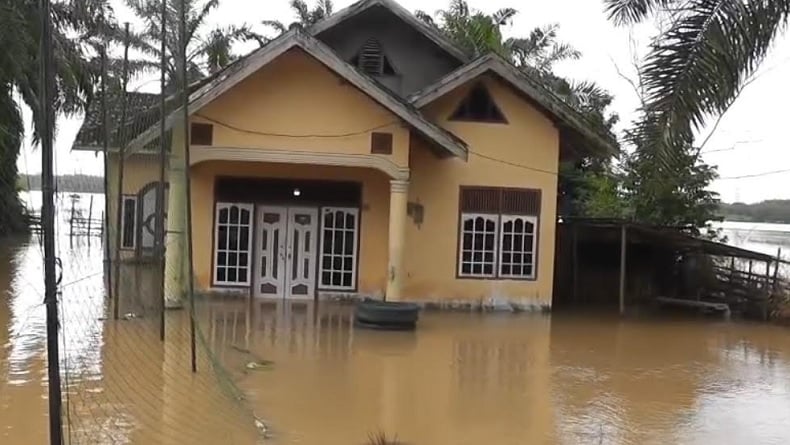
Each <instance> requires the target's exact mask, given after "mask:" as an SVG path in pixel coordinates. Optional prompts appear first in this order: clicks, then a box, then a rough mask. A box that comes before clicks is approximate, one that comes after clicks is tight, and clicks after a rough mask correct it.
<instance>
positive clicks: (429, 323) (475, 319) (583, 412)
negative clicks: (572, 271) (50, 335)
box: [210, 302, 790, 445]
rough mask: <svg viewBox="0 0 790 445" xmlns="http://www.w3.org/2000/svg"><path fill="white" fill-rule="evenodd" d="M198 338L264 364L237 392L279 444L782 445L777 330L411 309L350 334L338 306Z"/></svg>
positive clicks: (225, 323) (217, 324)
mask: <svg viewBox="0 0 790 445" xmlns="http://www.w3.org/2000/svg"><path fill="white" fill-rule="evenodd" d="M210 312H211V313H212V314H213V315H212V320H213V322H212V326H211V328H210V331H211V338H212V341H213V342H214V344H215V346H216V347H217V348H222V347H223V346H222V345H223V344H225V345H231V344H232V345H235V346H234V347H230V346H227V351H228V353H230V352H232V351H235V350H239V349H243V350H249V351H251V355H252V356H255V357H261V358H265V359H267V360H273V361H274V363H275V365H274V367H273V369H271V370H264V371H258V372H250V373H249V374H247V376H246V377H245V378H244V379H243V380H242V382H241V386H242V387H243V389H244V390H245V391H246V392H247V393H248V394H249V396H250V397H251V402H252V404H253V405H254V408H255V410H256V411H257V412H259V413H260V414H262V415H263V416H264V417H266V418H267V420H269V421H270V422H271V424H272V425H273V427H274V429H275V432H276V437H277V438H278V442H279V443H311V444H312V443H321V444H330V445H333V444H338V445H339V444H353V443H361V442H363V441H364V439H365V438H366V437H367V436H368V434H369V433H371V432H375V431H384V432H386V433H388V434H390V435H395V434H397V435H398V437H400V438H401V439H402V440H403V441H405V442H407V443H413V444H480V443H497V444H506V445H507V444H513V445H515V444H524V443H546V444H579V443H593V444H597V443H601V444H640V445H641V444H666V443H683V444H709V443H722V444H741V443H761V444H763V443H777V444H778V443H788V442H789V441H790V427H789V426H788V425H790V336H789V335H788V332H787V330H786V329H784V328H780V327H775V326H770V325H760V324H747V323H727V322H710V321H707V322H706V321H700V320H698V319H694V320H688V319H667V318H662V319H642V320H620V319H618V318H614V317H613V318H608V317H606V316H603V317H602V316H600V315H595V316H590V315H585V316H580V315H555V316H554V317H552V318H548V317H544V316H504V315H490V314H489V315H470V314H447V313H426V314H424V317H423V319H422V320H421V322H420V327H419V329H418V331H417V332H413V333H401V332H377V331H365V330H357V329H354V328H353V327H352V325H351V323H350V321H351V310H350V308H349V307H347V306H336V305H329V304H327V305H317V306H316V305H312V304H305V303H294V304H286V303H278V304H275V303H260V302H256V303H255V304H253V305H249V304H248V303H222V304H216V305H213V307H212V308H211V310H210Z"/></svg>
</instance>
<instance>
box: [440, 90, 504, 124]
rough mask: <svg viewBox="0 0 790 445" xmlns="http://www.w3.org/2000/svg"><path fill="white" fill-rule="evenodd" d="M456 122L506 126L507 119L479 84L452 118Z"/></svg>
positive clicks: (462, 102) (489, 94)
mask: <svg viewBox="0 0 790 445" xmlns="http://www.w3.org/2000/svg"><path fill="white" fill-rule="evenodd" d="M450 120H454V121H472V122H492V123H502V124H506V123H507V119H505V115H504V114H502V111H501V110H500V109H499V107H498V106H497V104H496V102H494V98H493V97H491V93H489V92H488V90H487V89H486V87H485V86H483V85H482V84H477V85H475V86H474V87H472V89H471V90H470V91H469V93H468V94H467V95H466V97H465V98H464V100H462V101H461V104H460V105H458V108H457V109H456V110H455V112H453V114H452V115H451V116H450Z"/></svg>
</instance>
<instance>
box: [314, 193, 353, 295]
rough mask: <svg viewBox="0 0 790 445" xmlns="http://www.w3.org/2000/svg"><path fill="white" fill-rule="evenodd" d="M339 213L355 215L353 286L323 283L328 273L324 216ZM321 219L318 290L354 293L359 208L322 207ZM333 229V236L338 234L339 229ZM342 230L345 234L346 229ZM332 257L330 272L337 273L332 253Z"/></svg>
mask: <svg viewBox="0 0 790 445" xmlns="http://www.w3.org/2000/svg"><path fill="white" fill-rule="evenodd" d="M338 211H340V212H344V213H350V214H353V215H354V221H355V224H354V236H353V246H352V251H351V285H349V286H343V285H333V284H324V283H323V281H322V280H323V279H324V272H325V271H327V270H326V269H324V255H325V254H324V230H325V227H324V215H326V214H327V213H330V212H338ZM319 219H320V222H321V224H320V227H319V230H320V237H319V244H318V249H317V250H318V280H317V281H318V288H319V289H320V290H330V291H334V290H346V291H348V290H350V291H353V290H354V289H356V288H357V267H358V264H359V233H360V227H359V226H360V224H359V208H358V207H322V208H321V214H320V216H319ZM332 229H333V234H335V233H337V228H336V227H333V228H332ZM342 230H343V232H345V230H346V229H345V228H344V229H342ZM333 236H334V235H333ZM343 247H344V248H345V241H344V244H343ZM330 256H331V257H332V268H331V269H329V270H328V271H329V272H330V273H331V272H335V269H334V257H335V254H334V253H332V254H330ZM345 256H346V255H341V257H345ZM343 260H344V261H345V258H343ZM341 272H343V273H345V272H346V270H345V269H343V270H342V271H341Z"/></svg>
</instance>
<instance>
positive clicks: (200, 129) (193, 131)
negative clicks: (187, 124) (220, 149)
mask: <svg viewBox="0 0 790 445" xmlns="http://www.w3.org/2000/svg"><path fill="white" fill-rule="evenodd" d="M189 134H190V138H189V140H190V143H191V144H192V145H213V144H214V126H213V125H211V124H201V123H193V124H192V125H191V128H190V132H189Z"/></svg>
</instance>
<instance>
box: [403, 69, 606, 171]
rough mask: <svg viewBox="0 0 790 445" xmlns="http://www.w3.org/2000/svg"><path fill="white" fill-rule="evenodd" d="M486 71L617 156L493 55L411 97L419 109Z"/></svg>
mask: <svg viewBox="0 0 790 445" xmlns="http://www.w3.org/2000/svg"><path fill="white" fill-rule="evenodd" d="M489 71H490V72H493V73H495V74H497V75H498V76H499V77H501V78H503V79H504V80H506V81H507V82H508V83H510V84H511V85H513V86H514V87H516V89H518V90H519V91H521V92H522V93H523V94H525V95H526V96H528V97H530V98H531V99H532V100H534V101H536V102H537V103H538V104H539V105H540V106H541V107H543V108H544V109H545V110H546V112H547V113H548V114H550V115H551V116H552V118H553V120H554V121H555V125H558V127H561V128H567V129H569V130H571V131H573V132H576V133H578V134H579V135H581V136H582V137H584V139H586V140H588V141H589V142H590V143H591V144H592V146H593V147H594V150H595V151H596V152H598V153H600V154H606V155H617V154H618V153H619V152H620V150H619V149H618V148H617V146H616V145H615V144H613V143H612V142H611V141H609V140H607V139H606V138H604V137H603V136H601V135H600V134H598V132H597V131H595V130H593V129H592V128H590V127H589V126H588V125H586V124H585V123H584V122H582V121H581V119H582V118H581V117H580V116H575V115H576V114H578V112H576V110H573V109H572V108H570V107H569V106H568V105H566V104H565V103H564V102H562V100H561V99H559V98H551V97H549V94H552V93H551V92H550V91H548V90H546V89H545V88H544V87H542V86H540V85H536V84H534V81H532V80H530V79H528V78H527V77H525V75H524V74H523V73H521V72H520V71H518V69H517V68H516V67H514V66H513V65H512V64H510V63H509V62H507V61H505V60H503V59H502V58H501V57H499V56H497V55H494V54H487V55H485V56H482V57H479V58H477V59H475V60H473V61H472V62H469V63H468V64H466V65H464V66H462V67H460V68H458V69H457V70H455V71H453V72H451V73H449V74H447V75H446V76H444V77H443V78H441V79H439V80H437V81H436V82H434V83H433V84H431V85H429V86H427V87H425V88H424V89H422V90H421V91H418V92H417V93H415V94H413V95H412V96H411V97H410V100H411V102H412V104H413V105H414V106H415V107H416V108H418V109H421V108H423V107H425V106H426V105H428V104H430V103H432V102H433V101H435V100H437V99H438V98H440V97H442V96H444V95H445V94H447V93H449V92H450V91H453V90H455V89H456V88H458V87H459V86H461V85H463V84H465V83H467V82H469V81H471V80H473V79H475V78H477V77H478V76H480V75H482V74H485V73H486V72H489Z"/></svg>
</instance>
